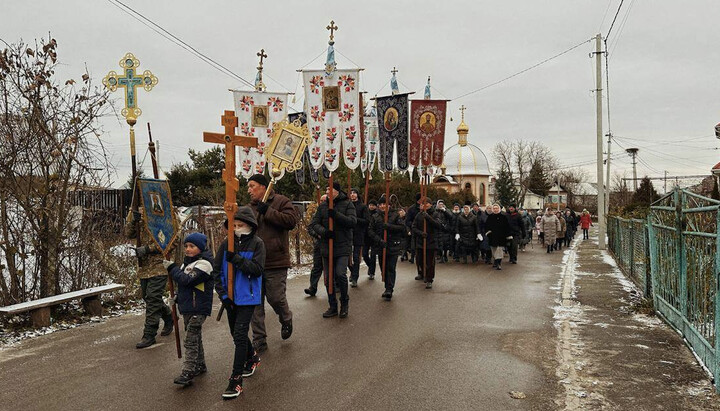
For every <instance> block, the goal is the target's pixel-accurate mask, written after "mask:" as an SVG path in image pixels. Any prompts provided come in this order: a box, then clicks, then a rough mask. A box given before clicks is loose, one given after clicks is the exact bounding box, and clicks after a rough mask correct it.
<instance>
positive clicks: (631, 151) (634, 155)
mask: <svg viewBox="0 0 720 411" xmlns="http://www.w3.org/2000/svg"><path fill="white" fill-rule="evenodd" d="M638 150H639V149H637V148H628V149H626V150H625V151H627V153H628V154H630V155H631V156H632V165H633V191H637V161H636V159H637V152H638Z"/></svg>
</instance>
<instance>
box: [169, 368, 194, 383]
mask: <svg viewBox="0 0 720 411" xmlns="http://www.w3.org/2000/svg"><path fill="white" fill-rule="evenodd" d="M193 377H195V375H193V373H191V372H190V371H183V372H182V373H181V374H180V376H179V377H175V379H174V380H173V382H174V383H175V384H177V385H182V386H183V387H187V386H188V385H190V384H192V380H193Z"/></svg>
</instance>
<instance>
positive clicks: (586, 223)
mask: <svg viewBox="0 0 720 411" xmlns="http://www.w3.org/2000/svg"><path fill="white" fill-rule="evenodd" d="M591 225H592V220H591V219H590V214H587V213H583V215H582V216H580V227H582V229H583V230H587V229H588V228H590V226H591Z"/></svg>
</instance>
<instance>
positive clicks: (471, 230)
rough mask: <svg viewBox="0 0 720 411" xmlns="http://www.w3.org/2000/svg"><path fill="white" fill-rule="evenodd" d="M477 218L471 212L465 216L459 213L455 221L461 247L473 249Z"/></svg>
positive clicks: (475, 238) (476, 232)
mask: <svg viewBox="0 0 720 411" xmlns="http://www.w3.org/2000/svg"><path fill="white" fill-rule="evenodd" d="M477 230H478V224H477V216H475V215H474V214H473V213H472V212H471V213H468V215H465V213H460V215H459V216H458V219H457V229H456V234H460V243H461V244H462V245H463V247H475V246H476V244H475V241H477V234H478V231H477Z"/></svg>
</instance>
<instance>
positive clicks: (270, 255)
mask: <svg viewBox="0 0 720 411" xmlns="http://www.w3.org/2000/svg"><path fill="white" fill-rule="evenodd" d="M267 187H268V180H267V178H266V177H265V176H264V175H262V174H255V175H253V176H252V177H250V178H249V179H248V194H250V208H252V210H253V214H255V218H256V219H257V236H258V237H260V239H261V240H263V242H264V243H265V251H266V259H265V270H264V272H263V281H262V295H263V302H261V303H260V305H258V306H257V307H256V308H255V313H254V314H253V318H252V331H253V346H254V347H255V350H256V351H257V352H258V353H262V352H263V351H265V350H266V349H267V342H266V338H267V334H266V332H265V303H264V299H265V298H267V301H268V303H269V304H270V306H271V307H272V308H273V310H274V311H275V313H276V314H277V315H278V317H279V320H280V325H281V330H280V333H281V337H282V339H283V340H287V339H288V338H290V336H291V335H292V331H293V326H292V311H290V306H289V305H288V301H287V296H286V295H285V290H286V285H287V271H288V268H290V239H289V234H288V233H289V231H290V230H292V229H293V228H295V225H296V224H297V222H298V215H297V212H296V210H295V206H293V205H292V203H291V202H290V199H288V198H287V197H285V196H283V195H280V194H278V193H275V192H274V191H272V190H271V191H270V195H269V196H268V198H267V202H263V198H264V196H265V192H266V191H267Z"/></svg>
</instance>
